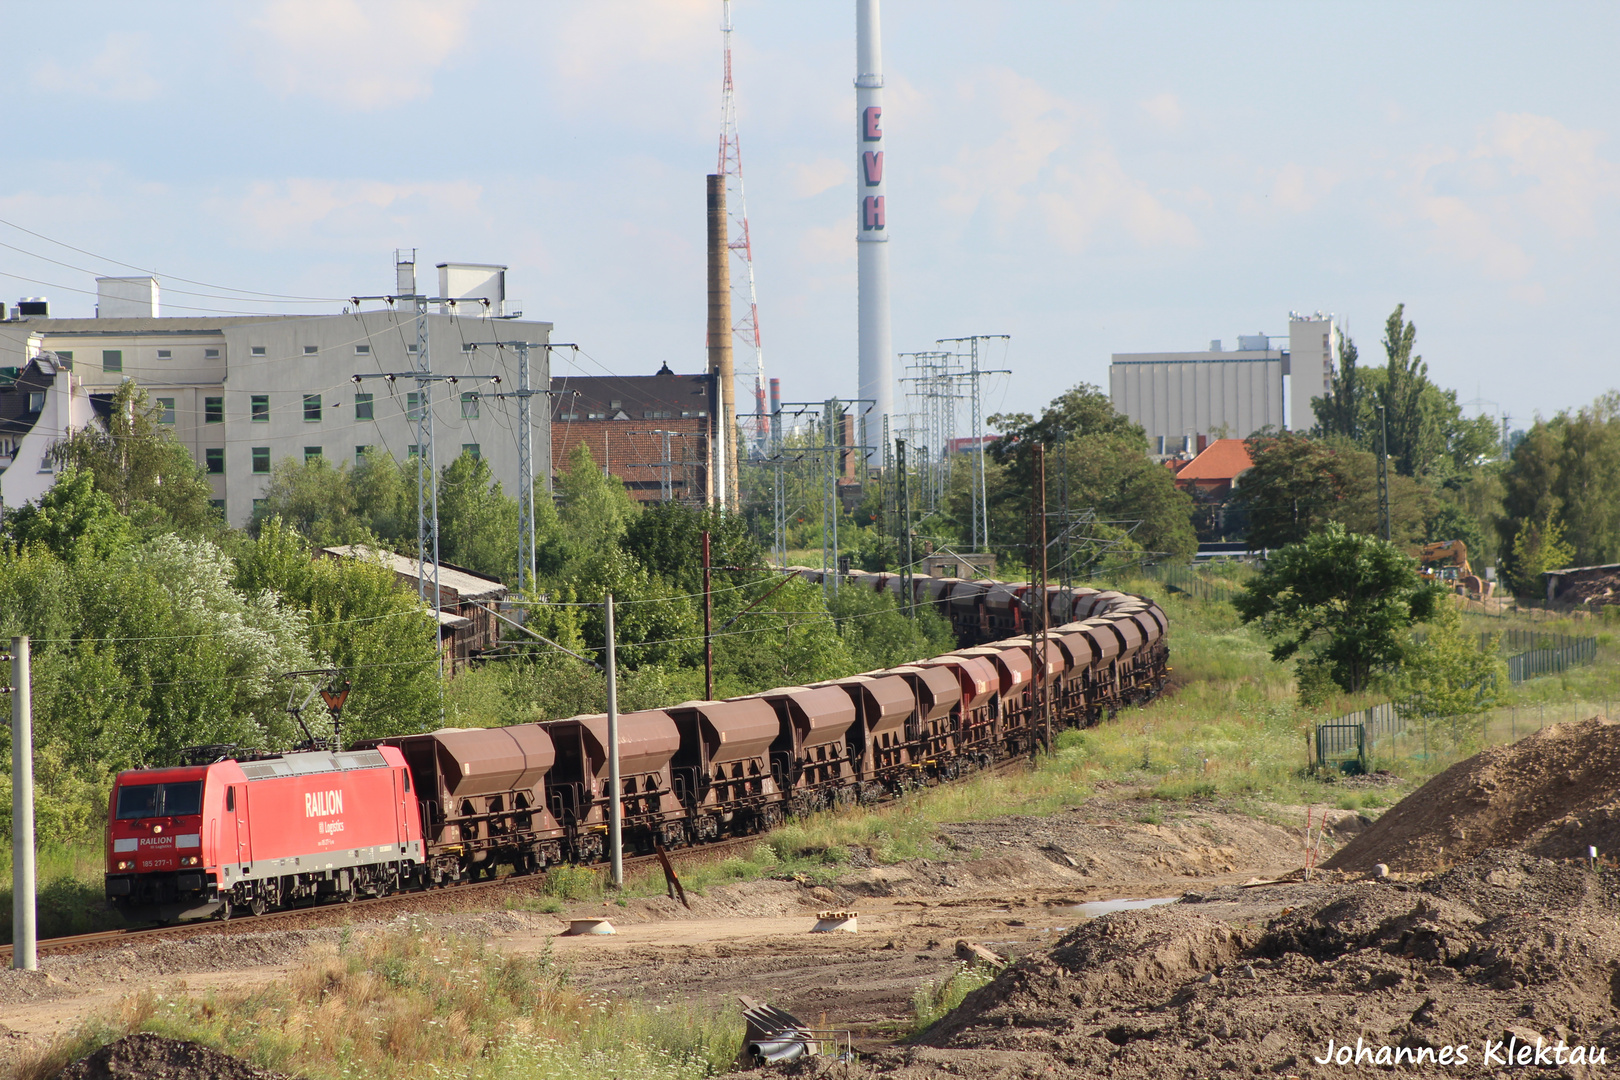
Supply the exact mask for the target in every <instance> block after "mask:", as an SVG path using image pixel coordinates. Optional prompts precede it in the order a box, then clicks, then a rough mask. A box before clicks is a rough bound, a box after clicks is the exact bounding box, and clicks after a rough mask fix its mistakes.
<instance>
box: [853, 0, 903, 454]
mask: <svg viewBox="0 0 1620 1080" xmlns="http://www.w3.org/2000/svg"><path fill="white" fill-rule="evenodd" d="M878 24H879V19H878V0H855V191H856V212H857V214H858V220H859V221H860V229H859V231H858V232H857V233H856V235H855V239H856V240H857V241H858V243H857V244H856V249H857V250H858V251H859V252H860V263H859V266H858V271H857V272H858V274H859V282H860V284H859V309H860V316H859V321H860V353H859V356H860V367H859V387H860V388H859V391H858V396H859V397H862V398H866V399H868V400H870V401H872V402H875V404H873V405H872V406H871V410H872V411H871V412H869V413H864V416H865V419H864V420H863V421H862V429H863V430H862V431H861V440H860V441H861V445H863V446H871V445H872V444H873V443H875V442H876V441H877V437H878V435H879V433H880V432H881V431H882V430H883V427H882V425H883V418H884V417H886V416H890V415H892V414H893V412H894V373H893V369H892V368H891V366H890V365H891V363H892V360H891V356H892V352H891V345H890V337H889V224H888V208H887V206H886V199H885V195H884V191H885V188H884V180H883V38H882V33H881V30H880V28H879V25H878ZM860 408H861V409H862V410H865V409H866V408H867V406H865V405H862V406H860Z"/></svg>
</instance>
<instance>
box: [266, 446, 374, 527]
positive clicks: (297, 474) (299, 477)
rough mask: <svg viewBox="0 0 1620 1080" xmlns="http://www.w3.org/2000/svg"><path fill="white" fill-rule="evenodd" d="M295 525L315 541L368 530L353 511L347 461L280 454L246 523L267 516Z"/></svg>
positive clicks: (353, 502)
mask: <svg viewBox="0 0 1620 1080" xmlns="http://www.w3.org/2000/svg"><path fill="white" fill-rule="evenodd" d="M272 519H274V520H277V521H280V522H281V523H282V524H283V525H286V526H288V527H291V528H293V529H296V530H298V532H299V533H300V534H302V535H303V536H305V537H307V538H308V539H309V541H310V542H311V543H313V544H315V545H316V546H318V547H330V546H332V545H334V544H354V543H365V542H367V541H368V540H370V539H371V533H370V531H369V530H368V529H367V528H366V524H365V522H364V521H363V520H362V519H361V518H360V517H359V516H358V515H357V514H356V513H355V497H354V488H353V485H352V484H351V482H350V475H349V468H348V465H347V464H343V465H337V466H334V465H332V463H331V462H329V461H327V460H326V458H325V457H317V458H310V459H306V460H302V461H300V460H298V459H297V458H291V457H287V458H282V459H281V460H280V461H278V462H276V464H275V467H274V468H273V469H271V471H270V482H269V483H268V484H267V485H265V489H264V495H263V497H262V498H261V499H259V500H257V505H255V507H254V509H253V522H252V525H251V526H250V529H251V530H252V531H254V532H257V531H258V530H259V529H260V528H261V527H262V526H263V523H264V522H266V521H270V520H272Z"/></svg>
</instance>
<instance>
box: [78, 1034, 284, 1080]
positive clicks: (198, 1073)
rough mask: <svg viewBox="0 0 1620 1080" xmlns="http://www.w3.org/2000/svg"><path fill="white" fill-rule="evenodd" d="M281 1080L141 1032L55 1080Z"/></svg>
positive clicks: (200, 1049)
mask: <svg viewBox="0 0 1620 1080" xmlns="http://www.w3.org/2000/svg"><path fill="white" fill-rule="evenodd" d="M115 1078H116V1080H283V1077H282V1076H281V1074H280V1073H273V1072H267V1071H265V1070H264V1069H261V1068H258V1067H257V1066H254V1065H249V1064H248V1063H247V1062H245V1061H243V1060H242V1059H241V1058H235V1057H231V1056H230V1055H229V1054H222V1053H220V1052H219V1051H218V1050H211V1049H209V1048H208V1047H206V1046H201V1045H199V1044H197V1043H193V1042H183V1041H181V1040H179V1039H165V1038H164V1037H163V1036H161V1035H152V1034H149V1033H147V1032H140V1033H138V1034H135V1035H125V1036H124V1037H123V1038H122V1039H119V1040H118V1041H117V1042H112V1043H108V1044H107V1045H106V1046H103V1047H102V1048H101V1049H100V1050H97V1051H96V1052H95V1053H93V1054H91V1055H89V1056H88V1057H83V1058H80V1059H79V1060H78V1061H75V1062H74V1063H73V1064H71V1065H69V1066H68V1067H67V1068H65V1069H63V1070H62V1071H61V1072H59V1073H57V1074H56V1080H115Z"/></svg>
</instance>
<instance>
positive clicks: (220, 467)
mask: <svg viewBox="0 0 1620 1080" xmlns="http://www.w3.org/2000/svg"><path fill="white" fill-rule="evenodd" d="M203 467H204V468H206V469H207V470H208V474H209V475H210V476H219V475H220V474H221V473H223V472H224V471H225V451H224V449H222V448H210V449H207V450H204V451H203Z"/></svg>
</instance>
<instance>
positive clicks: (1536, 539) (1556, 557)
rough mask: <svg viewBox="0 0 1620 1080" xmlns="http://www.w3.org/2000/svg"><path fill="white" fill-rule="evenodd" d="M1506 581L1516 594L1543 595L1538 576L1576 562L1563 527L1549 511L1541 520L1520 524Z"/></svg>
mask: <svg viewBox="0 0 1620 1080" xmlns="http://www.w3.org/2000/svg"><path fill="white" fill-rule="evenodd" d="M1512 556H1513V557H1512V560H1511V562H1510V564H1509V566H1510V570H1509V573H1508V579H1507V580H1508V584H1509V585H1510V586H1511V587H1512V589H1513V593H1514V595H1515V596H1524V597H1530V598H1532V599H1534V598H1537V597H1540V596H1543V595H1545V591H1546V590H1545V586H1544V585H1543V584H1542V580H1541V575H1542V574H1544V573H1546V572H1547V571H1548V570H1560V569H1562V568H1564V567H1566V566H1570V565H1572V564H1573V563H1574V562H1575V549H1574V547H1572V546H1571V545H1570V544H1568V543H1567V542H1566V541H1565V539H1564V526H1563V524H1562V523H1561V522H1559V521H1558V520H1557V519H1556V518H1554V517H1553V516H1552V512H1551V511H1548V513H1547V516H1546V517H1544V518H1542V519H1541V520H1540V521H1526V522H1523V523H1522V524H1520V526H1519V531H1518V533H1517V535H1515V536H1514V537H1513V548H1512Z"/></svg>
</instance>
